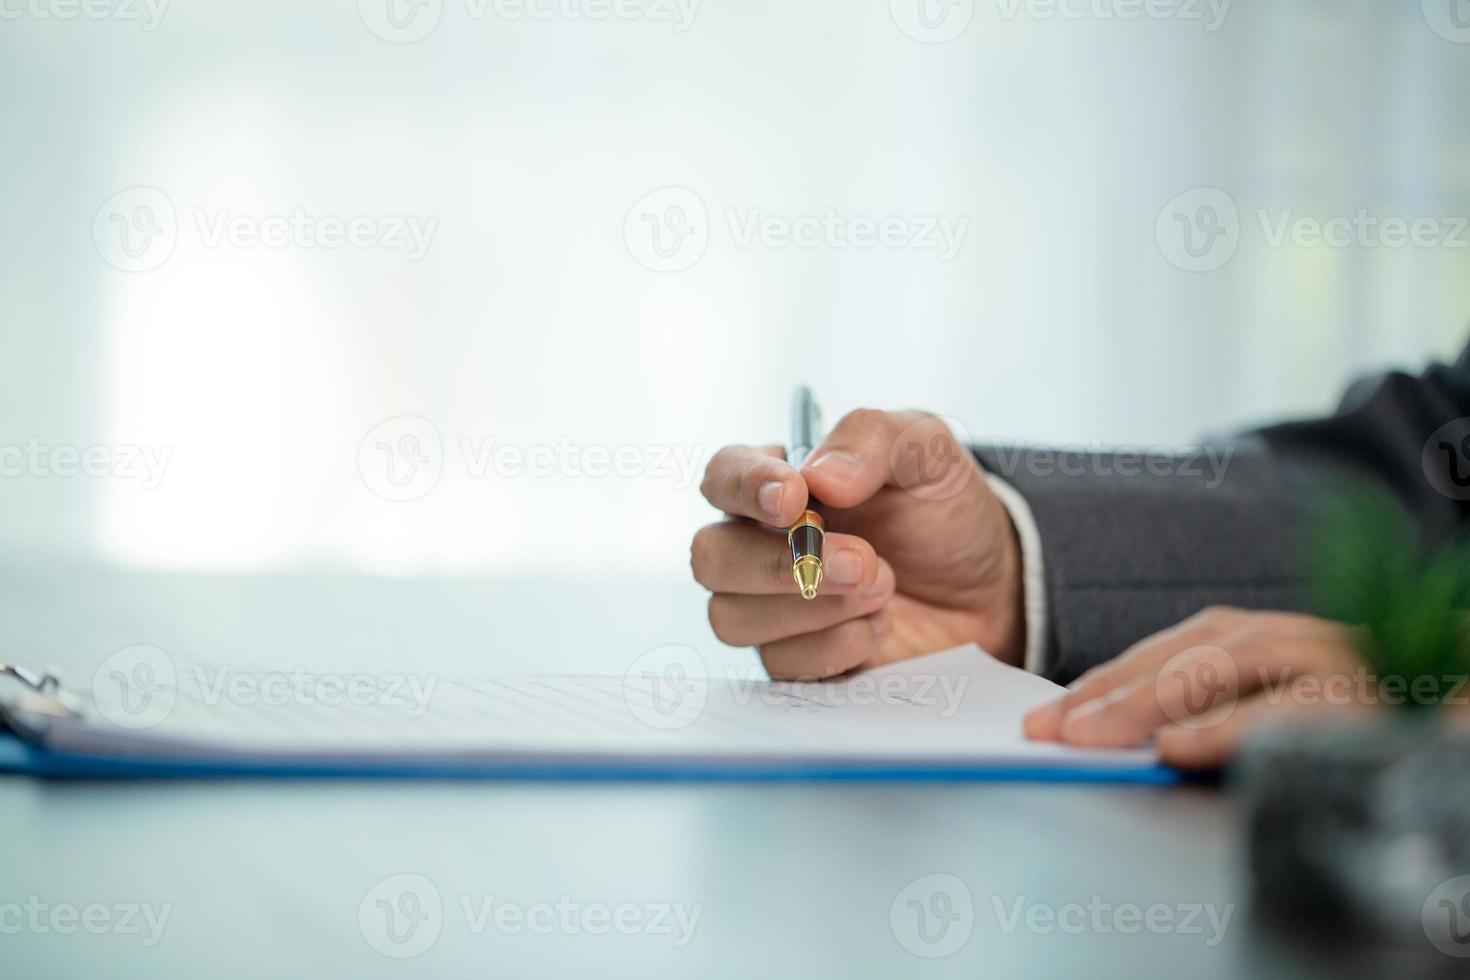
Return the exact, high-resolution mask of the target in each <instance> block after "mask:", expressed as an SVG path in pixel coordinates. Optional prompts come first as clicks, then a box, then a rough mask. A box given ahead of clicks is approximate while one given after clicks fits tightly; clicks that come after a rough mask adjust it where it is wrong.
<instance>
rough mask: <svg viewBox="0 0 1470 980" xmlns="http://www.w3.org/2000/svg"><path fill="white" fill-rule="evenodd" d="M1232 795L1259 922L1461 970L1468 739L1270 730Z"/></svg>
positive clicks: (1467, 867) (1469, 898)
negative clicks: (1239, 810) (1239, 811)
mask: <svg viewBox="0 0 1470 980" xmlns="http://www.w3.org/2000/svg"><path fill="white" fill-rule="evenodd" d="M1235 783H1236V786H1237V788H1238V790H1239V791H1240V792H1241V793H1242V795H1243V797H1244V799H1245V803H1246V808H1245V809H1246V820H1247V823H1246V828H1247V852H1248V855H1249V857H1248V860H1249V868H1250V875H1251V897H1252V902H1253V905H1254V909H1255V914H1256V915H1257V916H1258V917H1259V918H1261V919H1262V920H1265V921H1270V922H1272V923H1274V924H1276V925H1277V926H1280V927H1282V928H1287V929H1290V930H1292V931H1295V932H1299V933H1302V934H1304V935H1308V936H1315V937H1316V938H1318V939H1321V940H1327V941H1331V942H1333V943H1334V944H1341V943H1348V944H1353V945H1361V946H1365V947H1374V948H1381V947H1384V946H1392V947H1398V948H1400V949H1401V950H1402V951H1403V952H1406V953H1407V952H1410V951H1413V952H1416V953H1417V952H1422V954H1423V956H1422V959H1421V958H1420V957H1418V956H1415V957H1413V962H1415V963H1418V964H1420V965H1421V966H1424V967H1426V968H1429V967H1443V966H1447V965H1448V963H1453V964H1455V968H1456V969H1459V970H1461V971H1463V970H1464V969H1465V968H1466V967H1467V966H1470V732H1467V731H1465V730H1463V729H1462V730H1458V731H1456V730H1452V729H1447V728H1443V727H1441V726H1438V725H1435V724H1432V723H1431V722H1429V721H1428V720H1424V721H1417V720H1416V721H1405V720H1398V721H1392V720H1390V719H1387V718H1385V719H1379V720H1376V721H1375V722H1374V723H1372V724H1368V725H1363V726H1361V727H1352V728H1347V727H1328V728H1314V729H1278V730H1276V731H1274V732H1270V733H1266V734H1263V735H1262V736H1261V737H1259V738H1257V739H1256V740H1254V741H1253V742H1252V743H1251V745H1250V746H1249V748H1248V749H1247V751H1246V752H1245V754H1244V756H1243V757H1242V759H1241V762H1240V765H1239V767H1238V769H1237V771H1236V774H1235ZM1462 960H1463V962H1461V961H1462ZM1443 961H1447V963H1446V962H1443Z"/></svg>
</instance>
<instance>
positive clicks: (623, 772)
mask: <svg viewBox="0 0 1470 980" xmlns="http://www.w3.org/2000/svg"><path fill="white" fill-rule="evenodd" d="M0 773H7V774H12V775H25V776H35V777H40V778H43V779H106V780H140V779H189V780H207V779H268V780H279V779H362V780H485V781H491V780H500V781H516V780H525V781H566V782H808V781H812V782H923V783H995V782H1010V783H1112V784H1125V785H1138V786H1172V785H1176V784H1179V783H1183V782H1186V781H1188V778H1187V777H1186V776H1185V775H1184V774H1183V773H1180V772H1178V771H1176V770H1173V769H1168V768H1165V767H1164V766H1138V767H1130V768H1118V767H1116V766H1097V767H1071V768H1065V769H1061V768H1048V767H1044V766H1014V767H1012V766H948V765H945V766H923V765H918V766H909V765H897V766H830V765H829V766H823V765H806V764H792V765H760V766H709V765H688V764H681V763H670V764H648V763H638V764H632V763H629V764H611V765H609V764H601V763H600V764H597V765H585V764H545V763H531V764H525V765H507V764H482V763H469V764H465V765H443V764H434V765H425V764H421V763H402V764H391V763H390V764H386V765H385V764H382V763H372V764H365V763H352V762H343V763H317V762H311V763H302V764H295V763H292V764H287V765H282V764H279V763H252V762H227V763H214V762H209V763H199V762H190V761H180V760H170V759H119V758H113V757H110V756H97V755H79V754H72V753H58V752H51V751H49V750H47V749H44V748H40V747H37V746H34V745H30V744H28V743H26V742H23V741H21V740H20V739H18V738H15V737H13V736H6V735H3V734H0Z"/></svg>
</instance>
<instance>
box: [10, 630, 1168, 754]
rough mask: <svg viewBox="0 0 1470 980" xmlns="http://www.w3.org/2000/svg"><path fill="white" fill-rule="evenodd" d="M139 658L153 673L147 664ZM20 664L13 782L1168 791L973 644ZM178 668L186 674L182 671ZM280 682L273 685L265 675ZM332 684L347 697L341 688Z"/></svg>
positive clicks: (13, 709)
mask: <svg viewBox="0 0 1470 980" xmlns="http://www.w3.org/2000/svg"><path fill="white" fill-rule="evenodd" d="M136 666H137V665H134V667H136ZM648 666H649V669H646V670H641V671H640V670H634V671H632V672H630V673H629V674H628V675H626V676H623V677H590V676H589V677H574V676H548V677H489V676H469V675H465V676H450V675H445V676H434V675H428V676H420V677H413V676H410V675H402V677H401V678H400V677H398V676H397V675H395V676H394V677H377V678H373V679H371V680H365V681H364V682H363V684H361V685H359V686H358V688H357V690H355V691H354V690H352V688H353V684H354V682H355V681H356V680H357V678H344V677H342V676H341V675H334V676H333V677H332V678H330V680H331V681H332V683H330V684H329V683H327V682H326V679H324V678H321V677H317V676H315V675H310V674H306V673H303V672H297V673H296V675H295V676H294V678H292V677H285V679H283V675H279V674H277V675H272V676H271V677H270V678H265V679H258V680H260V681H261V682H260V683H257V684H255V685H254V686H252V685H251V684H250V683H248V682H247V683H242V682H241V675H239V674H234V675H231V676H228V677H225V678H223V679H222V678H221V675H220V674H219V672H217V671H215V672H211V671H210V670H208V669H205V668H197V669H192V670H191V669H181V670H172V671H153V672H151V673H150V672H148V671H144V672H142V673H144V674H145V675H149V676H144V677H141V678H140V677H139V676H138V674H139V672H138V671H137V670H133V671H115V672H114V673H116V674H117V676H115V677H113V676H107V675H106V673H105V672H99V673H98V674H97V675H96V676H95V677H94V678H93V680H92V683H91V684H90V685H87V686H86V687H85V689H83V690H73V689H69V688H68V687H67V686H66V685H64V684H63V683H62V680H61V679H60V678H57V677H54V676H50V675H46V674H41V673H37V672H31V671H27V670H25V669H23V668H17V667H6V668H4V669H3V672H0V721H3V723H4V725H5V727H7V728H9V729H10V731H11V732H12V733H13V734H14V735H15V736H16V738H14V739H3V740H0V741H4V742H7V743H9V744H8V745H7V746H6V747H5V748H4V750H3V751H0V770H9V771H13V772H30V773H34V774H38V775H52V776H81V777H115V778H128V777H158V776H180V777H208V776H216V775H219V776H260V777H270V776H291V775H298V776H312V775H317V776H363V777H388V778H393V777H399V778H412V777H446V778H455V777H462V778H517V777H524V778H534V777H564V778H620V777H621V778H691V779H698V778H715V779H718V778H736V779H738V778H832V779H842V778H858V779H861V778H891V779H944V778H952V779H978V780H983V779H1014V780H1032V779H1034V780H1046V781H1074V780H1079V781H1083V780H1102V781H1117V782H1142V783H1160V782H1170V781H1173V778H1174V777H1173V774H1172V773H1171V772H1170V771H1169V770H1167V769H1164V768H1162V767H1160V766H1159V765H1158V763H1157V758H1156V755H1155V753H1154V752H1153V750H1152V749H1148V748H1143V749H1134V750H1087V749H1077V748H1072V747H1067V746H1062V745H1057V744H1054V743H1043V742H1031V741H1027V740H1026V739H1025V737H1024V736H1023V735H1022V733H1021V719H1022V717H1023V716H1024V715H1025V713H1026V712H1027V711H1029V710H1030V709H1031V708H1033V707H1036V706H1037V705H1039V704H1042V703H1044V702H1046V701H1048V700H1050V699H1052V698H1054V697H1056V696H1057V694H1058V693H1059V692H1060V690H1061V689H1060V688H1059V687H1057V685H1055V684H1053V683H1051V682H1050V681H1048V680H1046V679H1044V678H1042V677H1038V676H1036V675H1034V674H1029V673H1027V672H1025V671H1023V670H1019V669H1016V668H1014V667H1010V666H1007V665H1005V664H1002V663H1000V662H999V661H997V660H995V659H994V658H993V657H991V656H989V655H988V654H986V653H984V652H983V651H981V650H980V649H979V648H978V647H976V646H974V645H968V646H963V647H958V648H955V649H953V650H948V651H945V652H942V653H936V654H932V655H930V656H926V657H920V658H916V659H913V660H908V661H904V662H902V663H898V664H893V665H890V666H887V667H883V668H880V669H877V670H873V671H869V672H865V673H862V674H857V675H853V676H849V677H844V678H840V679H837V680H831V681H824V682H778V681H767V680H753V679H739V678H735V677H726V678H718V679H712V678H704V677H698V676H693V675H692V674H691V673H690V672H689V671H687V670H683V669H675V668H678V667H680V665H679V664H678V662H677V658H675V659H674V660H670V661H666V662H664V663H661V664H659V663H650V664H649V665H648ZM169 675H171V676H169ZM267 680H269V681H272V682H273V683H266V682H265V681H267ZM329 692H330V693H331V695H332V696H330V697H329V696H328V694H329Z"/></svg>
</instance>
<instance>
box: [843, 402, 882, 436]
mask: <svg viewBox="0 0 1470 980" xmlns="http://www.w3.org/2000/svg"><path fill="white" fill-rule="evenodd" d="M840 427H841V428H843V429H844V430H846V431H849V432H851V433H852V434H853V435H854V436H856V437H857V438H858V439H862V440H868V439H875V438H878V437H879V436H880V435H881V433H882V432H883V431H884V430H885V429H886V428H887V427H888V413H887V412H884V411H882V410H881V409H877V408H855V409H853V410H852V411H851V412H848V413H847V414H846V415H845V416H843V418H842V422H841V423H840Z"/></svg>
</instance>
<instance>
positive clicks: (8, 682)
mask: <svg viewBox="0 0 1470 980" xmlns="http://www.w3.org/2000/svg"><path fill="white" fill-rule="evenodd" d="M16 714H27V715H43V716H47V717H51V718H80V717H81V716H82V713H81V711H79V710H78V707H77V702H76V699H75V698H73V697H72V696H71V695H69V694H67V693H66V691H65V690H63V689H62V687H61V678H60V677H58V676H56V674H54V673H52V672H51V671H49V670H48V671H45V672H44V673H37V672H35V671H33V670H29V669H27V668H25V667H20V666H17V665H15V664H0V717H3V716H13V715H16Z"/></svg>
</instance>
